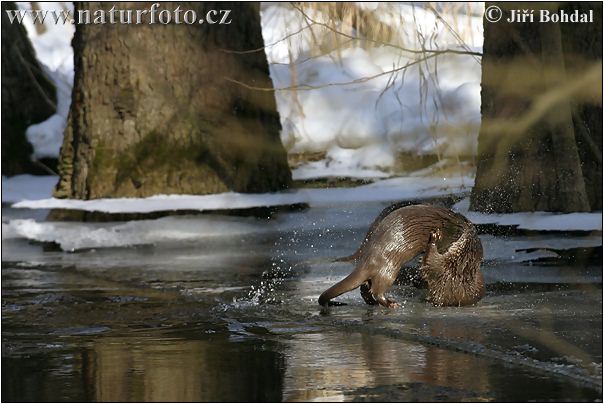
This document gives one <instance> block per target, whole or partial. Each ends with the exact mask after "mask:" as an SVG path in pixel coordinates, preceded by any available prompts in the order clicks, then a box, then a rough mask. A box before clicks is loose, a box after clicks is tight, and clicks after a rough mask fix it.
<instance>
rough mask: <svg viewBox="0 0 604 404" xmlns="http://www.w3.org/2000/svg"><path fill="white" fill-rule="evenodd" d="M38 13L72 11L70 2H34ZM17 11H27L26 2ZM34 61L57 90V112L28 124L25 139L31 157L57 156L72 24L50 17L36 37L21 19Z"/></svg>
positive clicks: (66, 102)
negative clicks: (30, 146)
mask: <svg viewBox="0 0 604 404" xmlns="http://www.w3.org/2000/svg"><path fill="white" fill-rule="evenodd" d="M37 4H38V7H39V8H40V10H49V11H56V12H60V11H61V10H63V9H66V10H69V11H71V12H73V3H72V2H38V3H37ZM17 5H18V6H19V8H20V9H21V10H30V9H31V3H30V2H17ZM23 25H24V26H25V29H26V30H27V34H28V36H29V39H30V40H31V42H32V45H33V47H34V49H35V51H36V56H37V58H38V61H40V63H41V64H42V67H43V69H44V70H45V72H46V73H47V74H48V76H49V77H50V79H51V80H52V82H53V83H54V84H55V86H56V89H57V111H56V113H55V114H54V115H52V116H51V117H49V118H48V119H47V120H45V121H43V122H40V123H38V124H34V125H31V126H29V127H28V128H27V130H26V133H25V135H26V137H27V140H29V142H30V143H31V144H32V146H33V148H34V153H33V157H34V158H35V159H40V158H44V157H58V156H59V151H60V149H61V144H62V143H63V131H64V130H65V125H66V123H67V115H68V113H69V106H70V105H71V89H72V87H73V76H74V71H73V48H72V47H71V38H72V37H73V34H74V32H75V26H74V25H72V24H55V23H54V18H52V17H51V16H50V15H49V16H48V17H47V19H46V20H45V23H44V27H45V31H44V32H42V33H40V34H38V32H37V31H36V28H35V26H34V24H33V23H32V21H31V19H30V18H29V17H25V18H24V19H23Z"/></svg>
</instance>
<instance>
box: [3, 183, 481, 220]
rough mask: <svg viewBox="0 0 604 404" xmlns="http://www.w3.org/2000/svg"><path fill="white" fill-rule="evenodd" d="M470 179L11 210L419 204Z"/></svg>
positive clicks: (34, 204)
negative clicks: (420, 201)
mask: <svg viewBox="0 0 604 404" xmlns="http://www.w3.org/2000/svg"><path fill="white" fill-rule="evenodd" d="M472 185H473V179H471V178H468V177H461V178H415V177H400V178H392V179H388V180H381V181H378V182H375V183H373V184H369V185H363V186H359V187H354V188H329V189H311V188H309V189H305V188H302V189H297V190H293V191H288V192H280V193H269V194H242V193H236V192H226V193H222V194H213V195H155V196H151V197H148V198H112V199H95V200H89V201H82V200H73V199H55V198H49V199H41V200H23V201H21V202H17V203H15V204H14V205H12V207H14V208H29V209H75V210H84V211H89V212H92V211H97V212H106V213H149V212H158V211H170V210H196V211H206V210H218V209H244V208H254V207H263V206H282V205H291V204H296V203H307V204H309V205H310V206H329V205H337V204H340V203H342V202H346V203H365V202H381V201H398V200H419V199H425V198H433V197H437V196H443V195H450V194H459V193H461V192H467V191H468V190H469V189H470V188H469V187H471V186H472Z"/></svg>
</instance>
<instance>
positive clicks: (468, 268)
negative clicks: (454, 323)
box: [319, 204, 485, 307]
mask: <svg viewBox="0 0 604 404" xmlns="http://www.w3.org/2000/svg"><path fill="white" fill-rule="evenodd" d="M421 253H425V254H424V258H423V260H422V265H421V274H422V277H423V278H424V280H425V281H426V283H427V284H428V300H429V301H430V302H432V303H433V304H434V305H436V306H463V305H470V304H474V303H476V302H478V301H479V300H480V299H481V298H482V297H483V296H484V291H485V289H484V281H483V278H482V274H481V272H480V263H481V261H482V244H481V243H480V239H479V238H478V234H477V232H476V228H475V227H474V225H473V224H472V223H471V222H470V221H469V220H468V219H466V218H465V217H464V216H462V215H460V214H458V213H455V212H452V211H451V210H449V209H446V208H441V207H437V206H429V205H410V206H403V207H400V204H399V205H398V206H397V205H393V206H390V207H388V208H386V209H384V211H382V213H381V214H380V215H379V216H378V218H377V219H376V220H375V221H374V223H373V224H372V225H371V226H370V228H369V231H368V232H367V235H366V236H365V239H364V240H363V242H362V243H361V246H360V247H359V249H358V250H357V251H356V252H355V253H354V254H352V255H350V256H348V257H344V258H340V259H338V261H352V262H354V263H355V264H356V268H355V270H354V271H353V272H352V273H351V274H350V275H348V276H347V277H346V278H344V279H343V280H341V281H340V282H338V283H336V284H335V285H333V286H332V287H331V288H329V289H327V290H326V291H325V292H323V293H322V294H321V296H320V297H319V304H321V305H327V304H329V303H330V300H331V299H333V298H335V297H337V296H339V295H341V294H343V293H345V292H349V291H351V290H353V289H356V288H357V287H359V286H360V287H361V296H362V297H363V299H364V300H365V302H366V303H367V304H376V303H377V304H380V305H382V306H385V307H396V306H397V304H396V302H394V301H392V300H390V299H387V298H386V297H385V293H386V291H387V290H388V289H389V288H390V287H391V286H392V284H393V283H394V281H395V279H396V277H397V275H398V272H399V271H400V269H401V267H402V266H403V264H405V263H406V262H408V261H410V260H412V259H413V258H415V257H416V256H417V255H419V254H421Z"/></svg>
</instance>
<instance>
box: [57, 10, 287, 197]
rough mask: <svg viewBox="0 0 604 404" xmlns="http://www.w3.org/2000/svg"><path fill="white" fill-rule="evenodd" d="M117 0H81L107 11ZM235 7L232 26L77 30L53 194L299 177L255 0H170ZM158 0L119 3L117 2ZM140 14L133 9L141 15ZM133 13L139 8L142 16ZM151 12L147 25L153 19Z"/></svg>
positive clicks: (227, 186) (269, 187)
mask: <svg viewBox="0 0 604 404" xmlns="http://www.w3.org/2000/svg"><path fill="white" fill-rule="evenodd" d="M111 6H112V4H111V3H102V4H101V3H85V2H82V3H76V7H75V8H76V13H77V12H78V10H80V9H89V10H95V9H105V10H108V9H110V7H111ZM177 6H180V9H181V10H195V12H196V14H197V17H198V19H199V18H201V17H204V18H205V16H206V13H207V12H208V10H232V11H231V13H230V15H229V17H228V18H229V20H231V21H232V22H231V23H230V24H228V25H210V24H208V23H204V24H193V25H187V24H180V25H177V24H167V25H162V24H146V23H145V24H141V25H134V24H132V25H125V24H116V25H111V24H103V25H78V26H77V28H76V33H75V37H74V39H73V47H74V57H75V60H74V61H75V82H74V88H73V94H72V106H71V110H70V115H69V119H68V125H67V129H66V132H65V138H64V142H63V146H62V149H61V156H60V162H59V170H60V175H61V179H60V182H59V184H58V185H57V187H56V189H55V196H57V197H69V198H78V199H94V198H103V197H126V196H127V197H142V196H148V195H153V194H160V193H162V194H165V193H180V194H209V193H218V192H225V191H237V192H268V191H276V190H279V189H283V188H286V187H287V186H288V185H289V184H290V182H291V173H290V171H289V168H288V165H287V156H286V152H285V150H284V148H283V146H282V144H281V141H280V137H279V131H280V129H281V127H280V123H279V116H278V113H277V110H276V105H275V98H274V94H273V93H272V92H257V91H251V90H247V89H245V88H243V87H241V86H239V85H237V84H234V83H232V82H230V81H228V80H226V78H231V79H235V80H239V81H245V82H249V83H253V84H254V85H256V86H262V87H267V86H271V85H272V83H271V80H270V78H269V73H268V64H267V60H266V56H265V53H264V52H263V51H259V52H251V53H245V54H241V53H232V52H226V50H251V49H258V48H262V46H263V40H262V35H261V27H260V14H259V6H258V4H257V3H235V4H233V3H162V6H161V9H164V8H165V9H170V10H174V9H175V8H176V7H177ZM149 7H150V3H144V4H143V3H120V9H133V10H134V9H141V8H147V9H148V8H149ZM133 13H134V12H133ZM133 15H135V14H133ZM145 18H147V20H145V21H148V17H145Z"/></svg>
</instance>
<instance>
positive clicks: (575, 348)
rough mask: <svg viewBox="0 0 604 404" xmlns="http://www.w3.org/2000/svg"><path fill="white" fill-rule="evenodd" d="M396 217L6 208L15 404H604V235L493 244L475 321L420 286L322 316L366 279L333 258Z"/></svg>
mask: <svg viewBox="0 0 604 404" xmlns="http://www.w3.org/2000/svg"><path fill="white" fill-rule="evenodd" d="M385 206H386V204H385V203H378V202H371V203H364V204H353V205H350V206H347V205H342V204H339V205H338V206H333V207H329V206H324V207H311V208H310V209H307V210H303V211H300V212H290V213H279V214H276V215H274V216H273V217H272V218H271V219H258V218H249V217H235V216H228V217H227V216H218V215H207V214H206V215H191V216H175V217H167V218H162V219H155V220H146V221H138V222H128V223H115V222H114V223H97V224H81V223H55V224H52V225H50V224H48V223H47V222H44V220H43V219H44V217H45V215H46V213H47V211H43V210H28V209H11V208H8V207H4V208H3V212H2V216H3V240H2V344H3V349H2V364H3V372H2V388H3V395H2V399H3V401H65V400H69V401H74V400H75V401H130V400H135V401H149V400H152V401H242V400H243V401H254V400H269V401H280V400H288V401H312V400H320V401H385V400H396V401H418V400H421V401H451V400H470V401H485V400H486V401H491V400H496V401H518V400H521V401H525V400H539V401H541V400H571V401H593V400H598V399H599V400H601V398H602V268H601V262H602V261H601V260H602V253H601V251H602V250H601V245H602V235H601V232H598V231H596V232H579V231H574V232H552V231H549V232H536V231H524V232H522V231H512V230H510V229H509V228H502V227H497V226H490V227H488V226H484V227H481V232H482V233H483V234H481V238H482V241H483V246H484V249H485V257H486V261H485V263H484V266H483V273H484V275H485V279H486V280H487V283H488V285H487V296H486V297H485V298H484V299H483V300H482V301H481V302H479V303H478V304H477V305H476V306H473V307H462V308H436V307H433V306H431V305H430V304H427V303H425V302H424V300H423V298H424V296H425V291H424V290H421V289H418V288H416V287H414V286H413V285H412V283H413V279H412V276H410V274H411V273H412V272H413V271H412V269H408V270H403V271H401V273H404V274H407V276H403V277H402V278H401V279H400V282H398V284H397V285H395V287H394V288H393V289H392V290H391V292H390V295H391V297H392V298H394V299H395V300H397V301H398V302H399V303H401V307H400V308H398V309H384V308H380V307H373V306H367V305H365V304H364V303H363V301H362V299H361V297H360V295H359V293H358V292H357V291H354V292H351V293H349V294H346V295H343V296H341V297H340V298H338V300H339V301H341V302H345V303H348V304H347V305H346V306H337V307H330V308H321V307H320V306H318V304H317V302H316V300H317V297H318V296H319V294H320V293H321V292H322V291H323V290H325V289H326V288H327V287H329V286H330V285H332V284H333V283H335V282H336V281H337V280H339V279H340V278H342V277H344V276H345V275H347V274H348V273H349V272H350V271H351V270H352V266H351V265H350V264H345V263H330V262H329V261H328V260H327V259H326V258H329V257H338V256H344V255H347V254H349V253H351V252H352V251H354V250H355V249H356V247H357V246H358V244H359V242H360V239H361V238H362V237H363V236H364V234H365V231H366V229H367V227H368V226H369V224H370V223H371V221H372V220H373V219H374V218H375V216H377V214H378V213H379V212H380V211H381V209H383V208H384V207H385ZM15 220H17V222H15ZM19 220H22V221H21V222H19ZM15 226H17V227H18V226H21V228H23V227H24V226H25V227H28V231H29V232H30V233H32V232H38V233H36V234H38V236H36V239H38V240H46V241H47V242H43V243H41V242H32V241H30V240H26V239H24V238H22V237H20V236H18V235H17V234H15V232H14V227H15ZM36 226H37V227H36ZM487 232H490V233H491V234H487ZM502 233H505V234H506V235H505V236H503V235H502ZM60 246H62V247H63V248H64V249H66V250H72V249H74V251H73V252H64V251H63V250H62V249H61V248H59V247H60ZM323 258H325V259H323Z"/></svg>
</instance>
